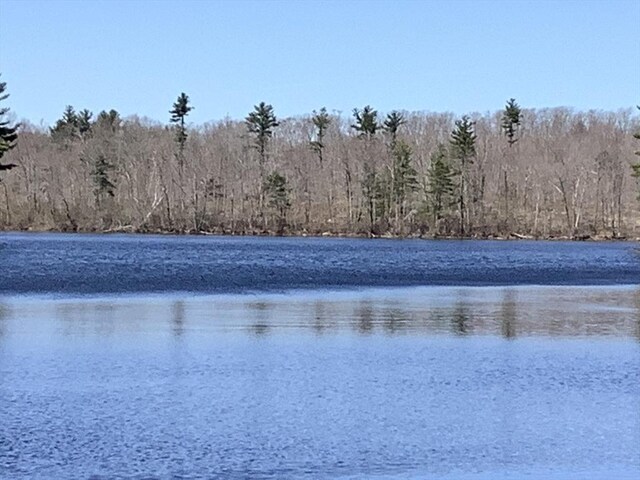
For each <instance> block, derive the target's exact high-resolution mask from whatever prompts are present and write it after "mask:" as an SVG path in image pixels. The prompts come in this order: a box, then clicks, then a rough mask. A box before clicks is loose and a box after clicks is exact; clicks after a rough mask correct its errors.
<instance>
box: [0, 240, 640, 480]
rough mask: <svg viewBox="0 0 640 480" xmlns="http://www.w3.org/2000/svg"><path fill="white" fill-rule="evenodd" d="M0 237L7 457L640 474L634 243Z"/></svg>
mask: <svg viewBox="0 0 640 480" xmlns="http://www.w3.org/2000/svg"><path fill="white" fill-rule="evenodd" d="M0 245H2V246H1V247H0V260H1V262H0V273H2V276H1V277H0V291H1V292H2V296H0V478H7V479H23V478H24V479H27V478H29V479H31V478H34V479H39V478H42V479H49V478H87V479H88V478H93V479H112V478H127V479H129V478H135V479H143V478H144V479H150V478H160V479H169V478H230V479H244V478H259V479H267V478H269V479H271V478H273V479H280V478H285V479H288V478H291V479H298V478H302V479H317V478H349V479H353V478H358V479H360V478H374V479H382V478H385V479H386V478H389V479H407V478H438V479H440V478H444V479H458V478H461V479H474V480H477V479H524V478H526V479H530V478H550V479H556V480H557V479H579V478H584V479H593V478H602V479H606V478H621V479H625V478H628V479H631V478H638V475H639V474H640V276H639V275H637V272H638V271H640V270H639V268H640V266H639V265H638V259H637V257H636V254H635V251H634V248H635V245H634V244H625V243H612V244H576V243H570V244H569V243H546V242H541V243H520V242H517V243H511V242H420V241H415V242H414V241H375V242H370V241H365V240H333V239H329V240H324V239H323V240H317V239H313V240H295V239H246V238H237V239H226V238H225V239H219V238H195V239H194V238H184V237H182V238H181V237H137V236H118V237H98V236H73V235H68V236H56V235H42V236H40V235H36V236H31V235H5V236H0ZM199 250H200V251H202V252H203V253H202V255H201V257H200V256H199V255H198V251H199ZM216 252H217V253H216ZM527 252H529V253H527ZM92 255H96V256H97V260H95V261H93V262H92V261H91V258H92ZM350 257H353V258H350ZM481 259H483V260H481ZM589 259H591V263H590V260H589ZM477 261H482V262H484V263H483V264H482V265H484V267H483V268H484V271H485V272H486V281H485V282H484V284H483V282H482V278H483V276H482V270H483V268H480V267H478V265H477V264H476V263H477ZM165 263H166V265H164V264H165ZM234 265H239V267H238V268H234ZM412 265H413V267H414V269H415V270H416V271H417V273H416V272H412ZM298 267H299V268H298ZM349 269H352V270H353V275H351V276H350V275H349ZM190 271H191V272H192V275H193V278H191V277H190V276H189V272H190ZM301 271H302V272H305V273H300V272H301ZM83 272H84V273H83ZM265 272H275V273H274V275H271V276H269V277H268V278H266V279H265V278H263V275H264V274H265ZM225 275H226V276H225ZM309 277H310V278H309ZM222 279H224V280H222ZM545 279H546V280H545ZM178 280H179V281H180V282H181V283H179V284H176V283H175V282H177V281H178ZM403 282H404V283H403ZM419 283H423V284H424V285H425V286H415V285H416V284H419ZM534 284H535V285H534ZM336 287H339V290H336ZM371 287H373V288H371ZM121 292H126V293H127V295H124V296H123V295H122V294H121Z"/></svg>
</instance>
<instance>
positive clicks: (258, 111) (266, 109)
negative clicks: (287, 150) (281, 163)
mask: <svg viewBox="0 0 640 480" xmlns="http://www.w3.org/2000/svg"><path fill="white" fill-rule="evenodd" d="M245 125H246V126H247V130H249V133H250V134H252V135H254V136H255V143H254V145H253V146H254V148H255V149H256V150H257V151H258V156H259V158H258V160H259V168H260V179H261V180H262V188H261V189H260V198H259V210H260V211H259V214H260V217H261V218H263V220H264V222H265V226H266V219H265V217H264V196H265V193H266V191H265V186H266V185H268V182H267V181H266V179H265V168H266V163H267V155H268V146H269V140H271V137H272V136H273V131H274V129H275V128H276V127H277V126H278V125H280V123H279V122H278V119H277V118H276V115H275V113H274V112H273V106H272V105H268V104H266V103H265V102H260V103H259V104H258V105H254V107H253V112H250V113H249V115H247V117H245Z"/></svg>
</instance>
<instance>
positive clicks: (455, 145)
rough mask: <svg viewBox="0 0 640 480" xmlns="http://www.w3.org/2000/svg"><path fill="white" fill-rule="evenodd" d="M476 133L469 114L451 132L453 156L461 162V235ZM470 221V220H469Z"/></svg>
mask: <svg viewBox="0 0 640 480" xmlns="http://www.w3.org/2000/svg"><path fill="white" fill-rule="evenodd" d="M476 138H477V137H476V134H475V132H474V124H473V122H472V121H471V120H470V119H469V117H468V116H466V115H465V116H463V117H462V119H461V120H456V122H455V128H454V130H453V131H452V132H451V139H450V140H449V142H450V145H451V156H452V158H454V159H456V160H457V161H458V162H459V167H460V169H459V176H460V183H459V185H458V208H459V215H460V229H459V233H460V235H461V236H464V235H465V227H466V225H465V217H466V212H465V209H466V208H467V207H466V204H467V201H466V197H467V183H468V179H467V177H468V168H469V164H471V163H473V158H474V157H475V155H476ZM467 221H468V220H467Z"/></svg>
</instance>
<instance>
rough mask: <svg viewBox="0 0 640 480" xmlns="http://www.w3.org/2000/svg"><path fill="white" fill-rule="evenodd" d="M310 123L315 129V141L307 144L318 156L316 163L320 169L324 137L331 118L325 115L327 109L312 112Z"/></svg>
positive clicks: (322, 158)
mask: <svg viewBox="0 0 640 480" xmlns="http://www.w3.org/2000/svg"><path fill="white" fill-rule="evenodd" d="M311 122H312V123H313V126H314V127H315V132H314V135H315V139H314V140H311V142H309V146H310V147H311V150H313V152H314V153H315V154H316V155H317V156H318V162H319V163H320V167H322V163H323V160H324V156H323V155H324V147H325V145H324V136H325V135H326V133H327V129H328V128H329V125H330V124H331V118H330V117H329V114H328V113H327V109H326V108H324V107H322V108H321V109H320V111H319V112H316V111H315V110H314V111H313V116H312V117H311Z"/></svg>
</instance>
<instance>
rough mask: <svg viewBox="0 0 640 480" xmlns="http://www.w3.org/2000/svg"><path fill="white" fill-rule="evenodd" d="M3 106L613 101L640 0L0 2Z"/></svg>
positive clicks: (441, 106) (206, 113)
mask: <svg viewBox="0 0 640 480" xmlns="http://www.w3.org/2000/svg"><path fill="white" fill-rule="evenodd" d="M0 72H2V80H3V81H6V82H7V84H8V91H9V93H10V94H11V97H10V98H9V99H8V100H7V101H5V102H4V104H5V105H6V106H9V107H10V108H11V109H12V111H13V112H14V113H15V114H16V115H17V116H18V118H20V119H22V118H25V119H28V120H30V121H32V122H34V123H39V122H40V121H44V122H45V123H52V122H53V121H55V119H56V118H58V117H59V116H60V115H61V113H62V110H63V108H64V106H65V105H67V104H71V105H73V106H75V107H77V108H78V109H81V108H88V109H90V110H92V111H94V112H97V111H99V110H101V109H110V108H115V109H117V110H118V111H120V112H121V114H122V115H124V116H127V115H132V114H138V115H141V116H147V117H150V118H152V119H154V120H159V121H162V122H165V121H167V120H168V116H169V115H168V113H167V112H168V110H169V109H170V108H171V104H172V103H173V102H174V101H175V99H176V97H177V96H178V94H179V93H180V92H182V91H184V92H186V93H187V94H188V95H189V96H190V97H191V100H192V102H193V105H194V106H195V108H196V109H195V110H194V111H193V112H192V114H191V116H190V120H191V121H192V122H194V123H203V122H206V121H210V120H217V119H221V118H223V117H224V116H226V115H229V116H231V117H232V118H242V117H244V116H245V115H246V114H247V113H248V112H249V111H250V110H251V109H252V106H253V105H254V104H256V103H258V102H260V101H263V100H264V101H266V102H268V103H271V104H273V105H274V108H275V111H276V114H277V115H278V116H280V117H285V116H289V115H296V114H304V113H308V112H310V111H311V110H313V109H318V108H320V107H322V106H326V107H327V108H328V109H329V110H340V111H342V112H344V113H348V112H350V111H351V110H352V109H353V108H354V107H362V106H364V105H365V104H371V105H373V106H374V107H375V108H377V109H378V110H380V111H384V112H388V111H390V110H392V109H403V110H411V111H413V110H429V111H453V112H455V113H457V114H462V113H467V112H474V111H481V112H484V111H487V110H497V109H499V108H501V107H502V106H503V104H504V102H505V100H506V99H508V98H509V97H515V98H516V99H517V100H518V101H519V103H520V104H521V105H523V106H525V107H551V106H570V107H575V108H578V109H592V108H593V109H607V110H615V109H618V108H621V107H624V108H629V107H632V106H634V105H636V104H638V103H640V0H617V1H616V0H583V1H572V0H558V1H549V0H547V1H545V0H537V1H524V0H499V1H488V0H486V1H483V0H475V1H473V0H470V1H466V0H451V1H446V0H441V1H427V0H423V1H419V0H414V1H399V0H396V1H381V0H380V1H374V0H372V1H364V0H360V1H356V0H351V1H347V0H345V1H330V0H324V1H312V0H298V1H284V0H282V1H267V0H263V1H242V0H240V1H207V0H193V1H169V0H149V1H143V0H137V1H136V0H130V1H124V0H109V1H100V0H77V1H55V0H44V1H29V0H0Z"/></svg>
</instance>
